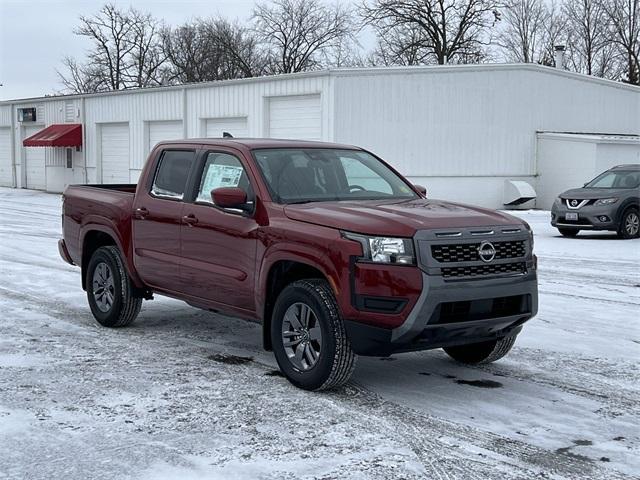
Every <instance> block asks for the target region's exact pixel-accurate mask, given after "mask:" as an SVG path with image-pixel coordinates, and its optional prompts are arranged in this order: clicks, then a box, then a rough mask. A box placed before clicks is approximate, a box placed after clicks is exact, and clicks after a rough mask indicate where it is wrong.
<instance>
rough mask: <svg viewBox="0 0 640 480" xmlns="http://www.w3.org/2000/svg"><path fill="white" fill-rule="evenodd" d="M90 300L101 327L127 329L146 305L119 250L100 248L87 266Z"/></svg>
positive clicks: (111, 247)
mask: <svg viewBox="0 0 640 480" xmlns="http://www.w3.org/2000/svg"><path fill="white" fill-rule="evenodd" d="M86 280H87V282H86V285H87V299H88V301H89V307H91V313H93V316H94V317H95V319H96V320H97V321H98V323H99V324H100V325H103V326H105V327H124V326H127V325H129V324H130V323H131V322H133V321H134V320H135V319H136V317H137V316H138V313H140V307H141V306H142V299H141V298H138V297H136V296H134V289H133V284H132V283H131V279H130V278H129V276H128V275H127V272H126V270H125V268H124V263H123V261H122V258H121V257H120V252H119V251H118V249H117V248H116V247H113V246H108V247H100V248H99V249H97V250H96V251H95V252H94V253H93V255H92V256H91V260H89V265H88V266H87V279H86Z"/></svg>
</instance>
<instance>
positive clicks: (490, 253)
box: [478, 242, 496, 263]
mask: <svg viewBox="0 0 640 480" xmlns="http://www.w3.org/2000/svg"><path fill="white" fill-rule="evenodd" d="M478 256H479V257H480V260H482V261H483V262H485V263H489V262H490V261H492V260H493V259H494V258H495V256H496V249H495V247H494V246H493V244H492V243H491V242H482V243H481V244H480V246H479V247H478Z"/></svg>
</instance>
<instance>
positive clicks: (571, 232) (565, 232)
mask: <svg viewBox="0 0 640 480" xmlns="http://www.w3.org/2000/svg"><path fill="white" fill-rule="evenodd" d="M558 231H559V232H560V235H562V236H563V237H569V238H573V237H575V236H576V235H578V233H580V229H578V228H558Z"/></svg>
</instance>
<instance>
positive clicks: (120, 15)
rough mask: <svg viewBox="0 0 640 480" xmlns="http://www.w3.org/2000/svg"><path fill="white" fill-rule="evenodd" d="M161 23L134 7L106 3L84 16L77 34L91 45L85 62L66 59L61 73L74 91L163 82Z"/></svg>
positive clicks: (118, 88) (69, 87)
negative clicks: (118, 6)
mask: <svg viewBox="0 0 640 480" xmlns="http://www.w3.org/2000/svg"><path fill="white" fill-rule="evenodd" d="M160 26H161V25H160V22H158V21H157V20H156V19H155V18H153V17H152V16H151V15H150V14H148V13H141V12H139V11H137V10H135V9H133V8H130V9H129V10H126V11H125V10H120V9H118V8H117V7H116V6H115V5H113V4H106V5H104V6H103V7H102V8H101V9H100V11H99V12H98V13H97V14H95V15H93V16H89V17H85V16H81V17H80V26H79V27H78V28H76V29H75V30H74V33H75V34H76V35H79V36H82V37H85V38H87V39H88V40H89V41H90V42H91V48H90V50H89V52H88V53H87V56H86V59H85V60H84V61H83V62H78V61H76V60H75V59H71V58H66V59H64V60H63V66H64V67H65V69H66V72H65V73H61V72H58V74H59V76H60V78H61V80H62V83H63V85H65V87H66V88H67V89H69V90H71V91H103V90H122V89H125V88H131V87H148V86H152V85H158V84H159V83H160V78H161V71H162V66H163V63H164V60H165V59H164V56H163V53H162V49H161V48H160V36H159V32H160Z"/></svg>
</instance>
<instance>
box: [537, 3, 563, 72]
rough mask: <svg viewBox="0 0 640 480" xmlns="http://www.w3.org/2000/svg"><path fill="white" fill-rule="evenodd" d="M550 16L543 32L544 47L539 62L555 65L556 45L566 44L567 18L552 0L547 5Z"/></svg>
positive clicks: (550, 65)
mask: <svg viewBox="0 0 640 480" xmlns="http://www.w3.org/2000/svg"><path fill="white" fill-rule="evenodd" d="M547 9H548V10H547V12H548V16H547V19H546V22H545V28H544V32H543V39H542V48H541V53H540V58H539V60H538V63H540V64H542V65H546V66H549V67H555V66H556V61H555V55H554V53H555V47H556V45H566V41H567V35H566V23H567V21H566V18H565V16H564V14H563V13H562V10H561V9H560V8H559V7H558V6H557V4H556V3H555V2H554V1H553V0H552V1H551V3H550V4H549V5H548V7H547Z"/></svg>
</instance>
